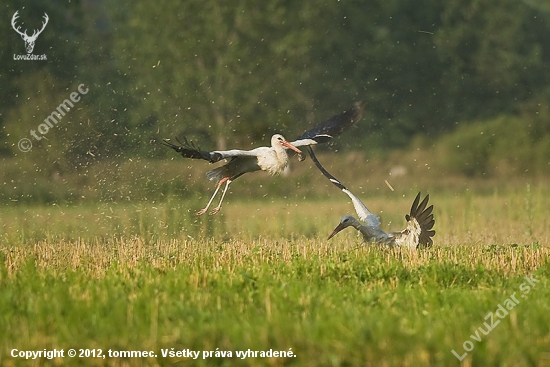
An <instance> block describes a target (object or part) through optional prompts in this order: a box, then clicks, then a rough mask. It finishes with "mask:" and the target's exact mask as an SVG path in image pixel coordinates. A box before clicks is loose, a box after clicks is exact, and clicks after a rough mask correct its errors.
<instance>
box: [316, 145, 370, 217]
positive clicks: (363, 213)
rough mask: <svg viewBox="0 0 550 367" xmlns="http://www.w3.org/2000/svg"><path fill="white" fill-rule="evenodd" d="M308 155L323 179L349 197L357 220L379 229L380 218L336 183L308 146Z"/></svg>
mask: <svg viewBox="0 0 550 367" xmlns="http://www.w3.org/2000/svg"><path fill="white" fill-rule="evenodd" d="M308 153H309V156H310V157H311V160H312V161H313V163H315V165H316V166H317V168H318V169H319V171H321V172H322V173H323V175H325V177H326V178H328V179H329V180H330V182H332V183H333V184H334V186H336V187H338V188H339V189H340V190H342V191H343V192H344V193H345V194H346V195H348V196H349V197H350V199H351V202H352V203H353V206H354V208H355V212H356V213H357V216H358V217H359V219H360V220H361V221H363V222H364V223H365V224H366V225H367V226H369V227H380V218H378V216H377V215H376V214H373V213H371V212H370V211H369V209H367V207H366V206H365V204H363V202H362V201H361V200H359V198H358V197H357V196H355V195H353V193H352V192H351V191H349V190H348V189H347V187H345V186H344V184H342V183H341V182H340V181H338V180H337V179H336V177H334V176H333V175H331V174H330V173H328V171H327V170H326V169H325V168H324V167H323V166H322V165H321V163H319V161H318V160H317V157H316V156H315V153H313V149H311V147H309V146H308Z"/></svg>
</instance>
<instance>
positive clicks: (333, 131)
mask: <svg viewBox="0 0 550 367" xmlns="http://www.w3.org/2000/svg"><path fill="white" fill-rule="evenodd" d="M364 108H365V103H364V102H356V103H355V104H354V105H353V106H352V107H351V108H350V109H348V110H347V111H344V112H343V113H341V114H339V115H335V116H332V117H331V118H330V119H328V120H327V121H324V122H322V123H320V124H319V125H317V126H316V127H314V128H313V129H311V130H309V131H306V132H305V133H303V134H302V135H300V136H299V137H298V138H297V139H296V140H295V141H293V142H288V141H287V140H286V139H285V138H284V137H283V136H282V135H280V134H275V135H273V136H272V137H271V147H259V148H255V149H252V150H239V149H232V150H214V151H211V152H209V151H203V150H200V148H199V147H197V146H196V145H195V144H193V143H192V142H189V141H188V140H187V139H183V141H180V140H177V139H176V140H177V142H178V143H179V145H176V144H173V143H171V142H170V141H168V140H164V142H163V143H164V145H166V146H168V147H170V148H172V149H174V150H175V151H176V152H178V153H180V154H181V155H182V156H183V157H185V158H192V159H204V160H206V161H208V162H210V163H216V162H219V161H220V160H222V159H226V158H229V159H230V160H229V162H228V163H226V164H225V165H223V166H220V167H218V168H215V169H213V170H211V171H209V172H207V174H206V177H207V178H208V179H209V180H211V181H217V182H218V184H217V186H216V190H215V191H214V194H213V195H212V197H211V198H210V200H209V201H208V204H206V207H204V208H203V209H201V210H199V211H198V212H197V213H196V214H197V215H202V214H204V213H206V211H207V210H208V208H209V207H210V205H211V204H212V201H213V200H214V197H215V196H216V194H217V193H218V191H219V189H220V188H221V186H222V185H223V184H224V183H225V187H224V189H223V192H222V196H221V199H220V202H219V204H218V206H217V207H215V208H214V209H213V210H212V212H211V213H210V214H216V213H218V212H219V211H220V208H221V205H222V202H223V199H224V197H225V194H226V192H227V188H228V187H229V184H230V183H231V182H233V181H234V180H235V179H237V178H238V177H240V176H242V175H243V174H245V173H248V172H254V171H260V170H261V171H266V172H268V173H269V174H271V175H275V174H280V173H282V172H283V171H284V169H285V168H286V167H287V166H288V162H289V157H288V149H290V150H292V151H294V152H296V153H298V155H299V158H300V160H304V159H305V157H304V156H303V154H302V152H301V151H300V149H298V147H302V146H310V145H315V144H321V143H325V142H327V141H329V140H331V139H332V138H334V137H336V136H338V135H340V134H342V133H343V132H344V131H346V130H348V129H349V128H350V127H352V126H353V125H355V124H356V123H357V122H358V121H359V120H360V119H361V117H362V115H363V110H364Z"/></svg>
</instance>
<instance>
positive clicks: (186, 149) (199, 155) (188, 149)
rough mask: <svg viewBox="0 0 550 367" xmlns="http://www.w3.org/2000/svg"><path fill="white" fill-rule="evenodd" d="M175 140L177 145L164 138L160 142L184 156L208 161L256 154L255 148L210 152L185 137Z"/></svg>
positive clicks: (214, 161) (212, 161) (213, 161)
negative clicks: (181, 139)
mask: <svg viewBox="0 0 550 367" xmlns="http://www.w3.org/2000/svg"><path fill="white" fill-rule="evenodd" d="M176 141H177V142H178V143H179V145H176V144H172V143H170V142H169V141H168V140H166V139H164V140H163V141H162V143H163V144H164V145H166V146H167V147H170V148H172V149H174V150H175V151H176V152H178V153H180V154H181V155H182V156H183V157H185V158H192V159H204V160H206V161H208V162H210V163H216V162H218V161H221V160H222V159H225V158H233V157H241V156H256V155H257V152H256V149H253V150H239V149H232V150H214V151H212V152H207V151H204V150H201V149H200V148H199V147H198V146H196V145H195V144H194V143H193V142H190V141H188V140H187V139H186V138H183V142H182V141H180V140H179V139H178V138H176Z"/></svg>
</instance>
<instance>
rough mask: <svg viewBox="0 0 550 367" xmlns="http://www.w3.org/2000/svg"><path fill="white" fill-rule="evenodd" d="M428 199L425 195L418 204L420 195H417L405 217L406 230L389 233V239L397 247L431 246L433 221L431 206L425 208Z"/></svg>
mask: <svg viewBox="0 0 550 367" xmlns="http://www.w3.org/2000/svg"><path fill="white" fill-rule="evenodd" d="M429 199H430V195H426V197H425V198H424V200H422V202H420V193H418V195H416V198H415V199H414V201H413V203H412V205H411V211H410V212H409V214H407V215H405V219H406V220H407V228H405V229H404V230H402V231H401V232H393V233H390V239H392V240H393V241H395V243H396V244H397V245H398V246H403V247H409V248H418V247H431V246H432V245H433V239H432V237H433V236H435V230H433V226H434V224H435V219H434V216H433V214H432V210H433V205H430V206H429V207H426V206H427V205H428V200H429Z"/></svg>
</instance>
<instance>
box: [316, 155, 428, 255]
mask: <svg viewBox="0 0 550 367" xmlns="http://www.w3.org/2000/svg"><path fill="white" fill-rule="evenodd" d="M308 152H309V156H310V157H311V160H312V161H313V162H314V163H315V165H316V166H317V168H319V170H320V171H321V172H322V173H323V175H325V176H326V177H327V178H328V179H329V180H330V182H332V183H333V184H334V185H335V186H336V187H338V188H339V189H340V190H342V191H343V192H344V193H345V194H346V195H348V196H349V197H350V199H351V201H352V203H353V206H354V207H355V211H356V212H357V216H358V217H359V219H360V221H359V220H357V219H356V218H355V217H353V216H351V215H345V216H344V217H342V219H341V220H340V223H339V224H338V226H337V227H336V228H335V229H334V231H332V233H331V234H330V236H328V239H329V240H330V239H331V238H332V237H334V236H335V235H336V234H337V233H338V232H340V231H341V230H343V229H345V228H347V227H353V228H355V229H356V230H358V231H359V232H360V233H361V235H362V236H363V240H364V241H365V242H375V243H377V244H380V245H387V246H390V247H408V248H411V249H417V248H418V247H430V246H432V244H433V240H432V237H433V236H434V235H435V230H433V229H432V228H433V226H434V223H435V220H434V216H433V214H432V210H433V205H430V206H429V207H426V206H427V205H428V200H429V197H430V196H429V195H426V197H425V198H424V200H422V202H420V193H418V195H416V198H415V199H414V201H413V204H412V206H411V210H410V212H409V214H407V215H405V219H406V220H407V228H405V229H404V230H402V231H400V232H390V233H386V232H384V231H383V230H382V229H381V228H380V219H379V218H378V216H377V215H375V214H373V213H371V212H370V211H369V210H368V209H367V207H366V206H365V204H363V202H361V200H359V198H358V197H357V196H355V195H353V194H352V192H351V191H349V190H348V189H347V188H346V187H345V186H344V184H342V183H341V182H340V181H338V180H337V179H336V178H335V177H334V176H332V175H331V174H330V173H328V172H327V170H326V169H325V168H324V167H323V166H322V165H321V163H319V161H318V160H317V157H316V156H315V154H314V153H313V149H311V147H308Z"/></svg>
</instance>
